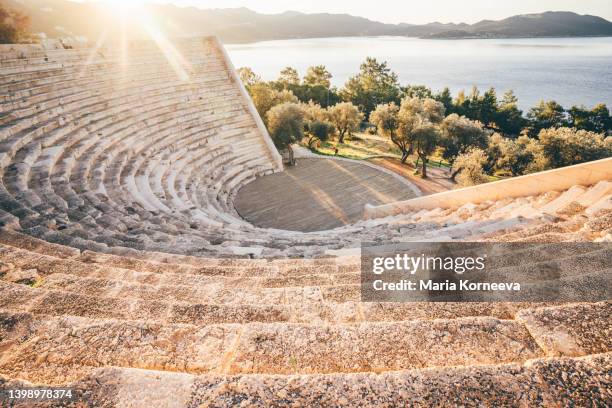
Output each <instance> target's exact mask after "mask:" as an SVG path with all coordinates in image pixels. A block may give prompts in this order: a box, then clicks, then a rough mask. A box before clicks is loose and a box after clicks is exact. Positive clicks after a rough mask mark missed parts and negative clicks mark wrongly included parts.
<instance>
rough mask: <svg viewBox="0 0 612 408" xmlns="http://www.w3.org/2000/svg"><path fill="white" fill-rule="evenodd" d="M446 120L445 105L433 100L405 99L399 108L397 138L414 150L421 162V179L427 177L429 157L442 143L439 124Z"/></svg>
mask: <svg viewBox="0 0 612 408" xmlns="http://www.w3.org/2000/svg"><path fill="white" fill-rule="evenodd" d="M443 118H444V105H442V103H440V102H437V101H435V100H433V99H431V98H426V99H420V98H404V99H403V100H402V103H401V105H400V108H399V113H398V119H399V126H398V132H397V136H396V138H397V139H398V140H401V141H402V143H405V144H406V146H409V150H412V149H414V151H415V152H416V153H417V155H418V157H419V160H421V166H422V170H421V177H423V178H426V177H427V160H428V157H429V156H430V155H431V154H432V153H433V152H434V151H435V150H436V147H437V146H438V143H439V141H440V128H439V126H438V125H439V124H440V122H442V119H443Z"/></svg>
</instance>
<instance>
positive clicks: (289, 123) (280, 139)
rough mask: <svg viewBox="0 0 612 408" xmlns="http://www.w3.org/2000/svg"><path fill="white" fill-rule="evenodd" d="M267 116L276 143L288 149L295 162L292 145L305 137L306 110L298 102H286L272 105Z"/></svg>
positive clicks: (292, 160)
mask: <svg viewBox="0 0 612 408" xmlns="http://www.w3.org/2000/svg"><path fill="white" fill-rule="evenodd" d="M266 118H267V123H268V131H269V132H270V136H271V137H272V140H273V141H274V144H275V145H276V147H278V148H279V149H280V150H285V149H287V150H288V151H289V155H290V161H291V163H293V162H294V159H293V149H292V148H291V145H292V144H293V143H296V142H297V141H299V140H301V139H302V138H303V137H304V112H303V111H302V109H301V108H300V106H299V105H298V104H297V103H292V102H284V103H281V104H280V105H276V106H274V107H272V108H271V109H270V111H269V112H268V113H267V115H266Z"/></svg>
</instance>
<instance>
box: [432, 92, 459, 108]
mask: <svg viewBox="0 0 612 408" xmlns="http://www.w3.org/2000/svg"><path fill="white" fill-rule="evenodd" d="M433 98H434V99H435V100H436V101H438V102H440V103H442V105H444V110H445V112H446V114H447V115H450V114H451V113H455V105H454V104H453V96H452V95H451V91H450V89H448V87H445V88H444V89H443V90H442V91H440V92H438V93H437V94H436V95H435V96H434V97H433Z"/></svg>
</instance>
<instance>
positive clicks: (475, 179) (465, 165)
mask: <svg viewBox="0 0 612 408" xmlns="http://www.w3.org/2000/svg"><path fill="white" fill-rule="evenodd" d="M486 162H487V154H486V153H485V151H484V150H482V149H479V148H477V147H475V148H471V149H469V150H468V151H466V152H465V153H462V154H460V155H459V156H457V159H456V160H455V163H454V165H453V171H456V172H457V173H458V175H457V182H458V183H459V185H461V186H473V185H476V184H482V183H486V182H487V181H488V180H489V179H488V177H487V175H486V174H485V172H484V169H483V166H484V165H485V164H486Z"/></svg>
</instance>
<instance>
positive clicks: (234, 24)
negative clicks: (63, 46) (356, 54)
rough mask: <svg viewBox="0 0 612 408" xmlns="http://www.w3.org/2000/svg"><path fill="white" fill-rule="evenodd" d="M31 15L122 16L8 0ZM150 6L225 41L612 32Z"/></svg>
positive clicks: (567, 16) (542, 24) (537, 20)
mask: <svg viewBox="0 0 612 408" xmlns="http://www.w3.org/2000/svg"><path fill="white" fill-rule="evenodd" d="M3 2H4V3H5V4H7V5H8V6H9V7H12V8H16V9H19V10H21V11H23V12H25V13H27V14H28V15H30V17H31V21H32V31H33V32H37V33H38V32H43V33H45V34H46V35H47V36H48V37H66V36H85V37H87V38H89V39H94V38H97V36H98V35H99V34H100V33H101V32H102V31H103V30H104V28H105V27H108V26H109V24H110V23H109V22H111V21H116V19H117V16H116V15H115V13H112V12H108V11H107V12H104V11H101V10H100V8H99V6H96V5H94V4H91V3H76V2H72V1H67V0H3ZM147 10H148V12H149V14H150V15H152V16H153V17H154V18H155V19H156V20H157V21H158V25H159V26H160V27H161V29H162V30H163V31H164V32H165V33H166V34H167V35H169V36H191V35H210V34H214V35H217V36H219V37H220V38H221V40H222V41H224V42H254V41H263V40H278V39H293V38H319V37H357V36H379V35H399V36H409V37H423V38H512V37H570V36H612V22H610V21H608V20H605V19H603V18H601V17H596V16H590V15H579V14H576V13H571V12H562V11H548V12H545V13H540V14H524V15H518V16H513V17H509V18H506V19H503V20H499V21H492V20H483V21H480V22H478V23H475V24H465V23H460V24H453V23H450V24H442V23H430V24H424V25H414V24H404V23H402V24H385V23H380V22H376V21H372V20H368V19H366V18H363V17H355V16H351V15H348V14H328V13H316V14H305V13H299V12H295V11H288V12H285V13H281V14H260V13H256V12H254V11H252V10H249V9H246V8H234V9H199V8H195V7H178V6H174V5H169V4H166V5H149V6H147Z"/></svg>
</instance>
